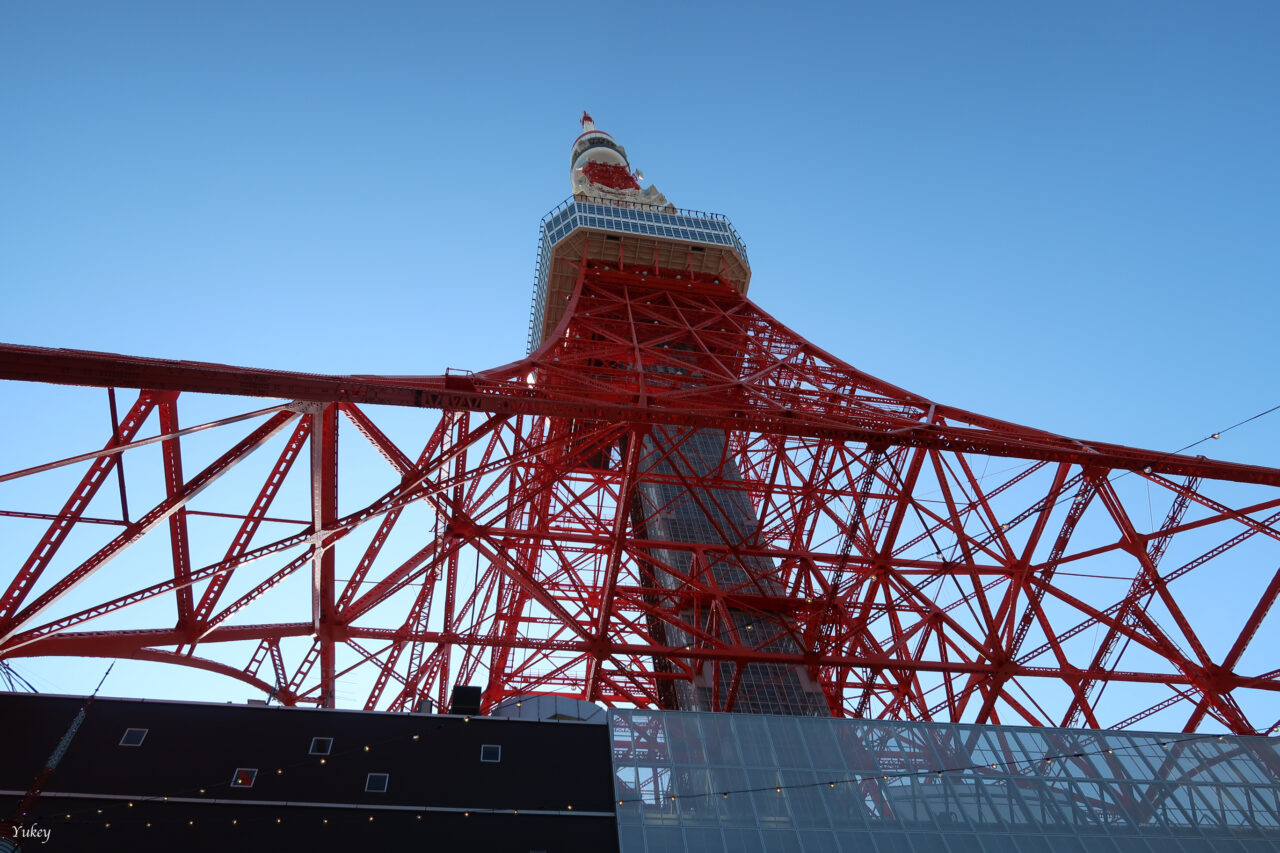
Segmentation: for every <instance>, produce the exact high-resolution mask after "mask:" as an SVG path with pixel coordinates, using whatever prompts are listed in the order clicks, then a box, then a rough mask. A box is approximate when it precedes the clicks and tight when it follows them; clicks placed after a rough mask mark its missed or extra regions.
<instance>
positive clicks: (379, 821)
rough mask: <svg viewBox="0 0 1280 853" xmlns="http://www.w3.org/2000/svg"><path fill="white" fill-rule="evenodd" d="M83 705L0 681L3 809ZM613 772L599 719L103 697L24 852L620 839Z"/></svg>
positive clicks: (498, 845) (46, 797)
mask: <svg viewBox="0 0 1280 853" xmlns="http://www.w3.org/2000/svg"><path fill="white" fill-rule="evenodd" d="M84 703H85V699H84V698H81V697H66V696H38V695H30V694H0V721H3V724H4V729H5V730H6V731H7V732H9V733H10V735H11V737H10V738H9V739H8V744H7V746H6V748H5V754H4V756H3V758H2V759H0V815H2V816H3V817H6V818H7V817H9V816H10V815H12V813H13V811H14V808H15V807H16V805H17V803H18V802H19V800H20V799H21V798H22V796H23V795H24V794H26V792H27V791H28V790H29V788H30V786H31V785H32V782H33V780H35V778H36V777H37V775H38V774H39V773H40V771H41V769H42V768H43V767H44V766H45V763H46V760H47V759H48V758H49V756H50V754H51V752H52V751H53V750H54V749H55V747H56V746H57V744H58V743H59V740H60V739H61V738H62V737H63V735H64V733H65V732H66V731H67V728H68V726H69V724H70V723H71V722H72V720H74V719H75V717H76V714H77V713H78V711H79V710H80V708H81V707H82V706H83V705H84ZM610 779H611V770H610V759H609V745H608V739H607V728H606V727H605V726H604V725H600V724H590V723H581V722H575V721H525V720H515V719H504V718H497V717H479V716H450V715H427V714H389V713H377V712H359V711H335V710H323V709H300V708H282V707H276V706H264V705H231V704H225V705H217V704H193V703H181V702H160V701H144V700H124V699H97V700H95V701H94V702H93V703H92V704H91V705H90V707H89V709H88V713H87V714H86V715H85V718H84V722H83V724H82V725H81V727H80V728H79V730H78V732H77V733H76V735H75V737H74V739H73V740H72V741H71V743H70V745H69V746H68V748H67V750H66V752H65V755H64V756H63V758H62V760H61V762H60V763H59V764H58V766H57V768H56V770H55V772H54V773H53V774H52V776H50V777H49V779H48V781H47V783H46V785H45V788H44V790H43V792H42V793H41V795H40V797H39V798H38V799H37V800H36V804H35V807H34V808H33V809H32V811H31V813H30V814H29V815H28V817H27V819H26V822H25V823H26V826H27V828H28V829H29V830H31V829H34V830H39V831H40V832H39V833H38V834H34V835H28V836H27V838H26V841H25V843H24V844H23V845H22V849H23V850H41V851H49V853H54V852H55V851H85V850H166V851H172V850H182V851H203V850H218V851H226V850H269V849H270V850H289V849H353V850H356V849H358V850H433V849H442V850H446V849H447V850H477V851H480V850H511V851H520V853H526V851H530V850H545V851H548V853H550V851H601V850H616V849H617V827H616V822H615V815H614V809H615V805H614V800H613V797H612V785H611V784H610ZM46 830H47V832H48V834H47V835H45V833H44V831H46Z"/></svg>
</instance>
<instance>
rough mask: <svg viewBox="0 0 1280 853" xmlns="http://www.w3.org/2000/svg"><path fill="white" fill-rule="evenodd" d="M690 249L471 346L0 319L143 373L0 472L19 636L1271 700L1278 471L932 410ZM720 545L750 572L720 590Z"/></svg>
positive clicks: (359, 691)
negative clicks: (333, 342)
mask: <svg viewBox="0 0 1280 853" xmlns="http://www.w3.org/2000/svg"><path fill="white" fill-rule="evenodd" d="M641 273H643V274H641ZM676 275H677V274H676V273H673V272H669V271H663V270H656V269H648V270H642V271H641V270H618V269H605V268H603V267H593V266H590V265H584V266H583V267H582V269H581V270H580V283H579V287H578V290H577V291H576V293H575V295H574V296H573V298H572V302H571V304H570V306H569V308H568V310H567V311H566V314H565V320H564V321H563V322H562V324H561V326H560V328H559V329H558V330H557V331H556V333H555V334H554V335H553V336H552V337H551V338H550V342H549V343H548V344H547V345H545V346H544V347H542V348H541V349H540V350H538V351H537V352H535V353H534V354H533V355H532V356H530V357H529V358H527V359H524V360H521V361H518V362H514V363H512V364H510V365H506V366H504V367H501V368H496V369H493V370H488V371H484V372H481V373H476V374H465V375H446V376H425V377H376V376H354V377H334V376H316V375H308V374H296V373H284V372H277V371H264V370H255V369H247V368H235V367H228V366H225V365H209V364H196V363H190V362H173V361H162V360H154V359H140V358H133V357H126V356H116V355H107V354H101V353H86V352H78V351H67V350H48V349H40V348H34V347H21V346H13V345H3V346H0V378H6V379H11V380H21V381H23V382H28V383H51V384H60V385H87V386H94V385H97V386H105V387H108V388H137V389H139V394H138V397H137V400H136V402H135V403H133V404H132V407H131V408H129V409H128V410H127V411H126V413H125V415H124V417H123V419H120V420H118V421H115V422H114V423H113V421H112V420H111V419H109V418H108V417H107V416H106V414H105V412H104V413H101V414H100V415H96V416H91V417H84V415H85V413H84V412H83V411H77V412H75V413H74V416H75V422H76V423H85V424H94V423H96V424H99V425H101V429H100V430H98V431H97V432H96V433H94V432H92V431H86V433H85V435H84V437H83V438H82V439H80V440H81V441H83V442H84V443H83V444H81V445H79V446H74V447H68V448H66V449H65V451H64V452H62V453H60V454H59V453H57V452H56V451H55V452H54V454H52V455H53V458H48V457H45V458H29V459H24V460H23V462H22V463H21V464H20V465H16V466H13V469H14V470H11V471H10V472H9V473H4V474H0V524H3V525H4V531H5V541H7V542H9V543H12V544H11V547H10V549H9V551H8V552H7V553H6V555H5V558H4V559H6V560H7V561H8V562H7V563H6V565H5V567H4V569H3V574H0V578H2V579H3V580H0V583H3V585H4V586H3V589H2V590H0V656H3V657H5V658H21V657H34V656H42V655H77V656H90V657H92V656H100V657H113V658H130V659H138V660H146V661H163V662H169V663H179V664H184V665H189V666H192V667H197V668H201V669H204V670H207V671H210V672H217V673H221V674H224V675H231V676H233V677H235V678H238V679H240V680H241V681H242V682H243V683H245V684H250V685H254V686H255V687H256V688H258V689H263V690H266V691H267V692H268V693H269V694H270V695H272V696H274V697H275V698H276V699H278V700H279V701H281V702H284V703H287V704H306V703H310V704H326V705H331V704H337V703H339V702H342V703H343V704H356V705H361V706H364V707H370V708H374V707H377V708H393V709H407V708H412V707H416V706H418V705H419V703H421V702H422V701H423V700H429V701H431V702H434V703H436V704H437V705H441V704H444V703H446V702H447V699H448V696H449V692H450V690H451V688H452V686H453V685H454V684H455V683H468V682H469V683H480V684H483V685H484V687H485V701H486V703H489V704H492V703H495V702H497V701H500V700H502V699H503V698H506V697H509V696H516V695H521V694H525V693H533V692H557V693H562V694H566V695H573V696H578V697H581V698H587V699H592V700H597V701H601V702H604V703H607V704H618V705H637V706H642V707H647V706H656V705H659V704H661V703H662V701H663V700H662V698H661V696H662V695H664V694H663V692H662V690H661V689H660V685H661V684H662V683H664V682H673V681H679V680H691V681H693V682H695V683H716V672H717V671H718V668H721V667H726V666H728V667H735V666H740V665H742V664H744V663H750V662H757V663H765V662H767V663H772V664H778V665H781V666H783V667H784V668H792V669H796V670H798V671H800V672H802V673H803V675H804V677H805V678H806V679H808V680H809V681H811V682H813V683H816V684H817V685H819V686H820V687H821V688H822V690H823V693H824V695H825V696H826V697H827V700H828V702H829V704H830V705H831V708H832V711H833V713H836V714H861V715H865V716H877V717H885V718H904V719H940V720H970V721H974V720H976V721H988V720H990V721H1001V722H1010V723H1014V722H1027V723H1033V724H1059V723H1062V722H1064V721H1072V722H1075V721H1079V722H1082V723H1084V724H1085V725H1089V726H1114V725H1117V724H1133V723H1136V722H1138V721H1144V722H1145V721H1152V722H1156V723H1158V724H1159V725H1161V726H1163V727H1173V726H1178V727H1186V728H1189V729H1192V728H1197V727H1201V726H1205V725H1214V726H1218V727H1221V728H1225V729H1228V730H1231V731H1235V732H1241V733H1247V732H1256V731H1260V730H1263V729H1265V728H1266V726H1267V725H1268V724H1269V723H1270V721H1271V720H1273V719H1274V718H1275V717H1276V716H1277V709H1278V708H1280V695H1277V694H1278V693H1280V671H1277V670H1276V668H1275V663H1274V659H1273V658H1269V657H1268V655H1267V652H1266V649H1267V648H1269V647H1271V648H1274V645H1275V643H1276V641H1277V639H1280V628H1278V627H1277V625H1276V620H1275V617H1274V616H1273V615H1272V612H1271V611H1272V605H1273V603H1274V600H1275V598H1276V596H1277V595H1278V594H1280V572H1278V571H1277V567H1280V532H1278V530H1277V520H1280V488H1277V487H1278V486H1280V471H1276V470H1275V469H1269V468H1263V467H1258V466H1249V465H1241V464H1235V463H1226V462H1217V461H1212V460H1207V459H1203V458H1198V457H1196V458H1192V457H1183V456H1173V455H1169V454H1164V453H1159V452H1156V451H1145V450H1137V449H1133V448H1127V447H1121V446H1118V445H1113V444H1106V443H1102V442H1092V441H1087V442H1086V441H1077V440H1074V439H1069V438H1064V437H1062V436H1058V435H1054V434H1051V433H1047V432H1043V431H1040V430H1034V429H1029V428H1026V427H1021V426H1017V425H1014V424H1010V423H1006V422H1003V421H998V420H995V419H991V418H986V417H983V416H980V415H976V414H973V413H971V412H966V411H963V410H960V409H956V408H952V407H948V406H943V405H940V404H935V403H933V402H931V401H928V400H925V399H922V398H920V397H918V396H915V395H912V394H909V393H907V392H905V391H902V390H901V389H898V388H895V387H894V386H891V385H888V384H886V383H884V382H881V381H880V380H877V379H875V378H873V377H870V376H867V375H866V374H864V373H861V372H860V371H858V370H856V369H854V368H852V367H850V366H849V365H847V364H844V363H843V362H840V361H839V360H837V359H835V358H834V357H832V356H830V355H829V354H827V353H825V352H823V351H822V350H820V349H818V348H817V347H815V346H813V345H812V344H810V343H809V342H807V341H805V340H804V339H803V338H801V337H799V336H798V335H796V334H795V333H793V332H792V331H791V330H789V329H787V328H786V327H784V326H782V325H781V324H780V323H778V322H777V321H776V320H774V319H773V318H772V317H770V316H768V315H767V314H765V313H764V312H762V311H761V310H760V309H759V308H757V307H756V306H755V305H754V304H753V303H751V302H750V301H749V300H747V299H745V298H744V297H742V296H740V295H739V294H737V293H736V292H734V291H733V290H732V289H730V288H728V287H722V286H719V285H716V284H714V283H711V282H703V281H696V280H690V277H689V276H688V275H682V276H681V277H680V278H677V277H676ZM24 387H25V386H23V385H20V384H15V385H10V386H7V392H8V393H9V394H10V395H11V396H12V395H20V394H21V393H22V392H23V390H24ZM48 391H49V389H47V388H46V389H44V392H43V393H46V394H47V393H48ZM67 393H68V394H70V395H72V396H82V394H83V392H74V391H72V389H67ZM245 397H275V398H279V399H282V400H285V401H286V402H285V403H283V404H282V405H275V406H271V407H269V408H266V409H262V408H258V407H255V405H254V404H253V403H252V401H251V400H245V399H244V398H245ZM259 405H260V404H259ZM180 409H181V411H182V417H181V423H183V424H193V426H185V427H180V426H179V410H180ZM413 410H417V411H413ZM673 428H675V429H677V430H678V428H696V429H701V430H719V431H722V432H723V433H724V435H725V436H726V439H727V440H726V441H725V444H724V446H725V451H724V452H725V458H724V460H723V464H720V465H716V466H713V469H714V470H712V471H710V472H708V473H699V474H691V473H689V472H690V471H693V470H697V469H695V468H693V467H691V466H689V465H675V466H674V467H670V468H660V467H656V466H655V465H653V464H651V460H645V459H643V458H642V457H643V455H644V453H645V451H644V450H643V447H645V446H646V445H645V444H644V442H643V438H644V436H646V435H648V434H651V433H652V431H653V430H655V429H667V430H670V429H673ZM147 429H150V430H152V432H151V433H150V434H148V433H147V432H146V430H147ZM670 434H673V435H678V434H679V432H678V431H677V432H676V433H670ZM144 435H146V437H142V436H144ZM339 435H342V436H343V440H342V442H341V444H339V441H338V437H339ZM12 446H21V445H19V444H15V445H12ZM91 448H100V449H91ZM670 452H671V454H672V455H673V457H674V458H676V459H677V460H678V459H679V458H680V457H681V455H682V454H683V453H684V452H685V451H684V450H683V448H682V444H681V442H680V441H677V442H675V444H674V449H672V450H671V451H670ZM304 456H305V458H306V459H307V460H309V464H306V465H304V464H296V465H295V464H294V463H295V461H297V462H299V463H301V462H302V461H303V457H304ZM992 459H999V460H1001V461H1000V464H998V465H989V463H990V462H991V460H992ZM122 463H123V464H122ZM991 468H997V469H998V471H996V472H995V473H991V472H990V469H991ZM663 470H666V471H668V473H665V474H663V473H658V472H659V471H663ZM121 471H122V472H123V473H117V472H121ZM193 472H194V473H193ZM672 472H684V473H672ZM113 474H115V475H116V476H118V477H119V478H120V480H121V482H122V483H123V484H124V485H123V487H122V489H121V492H120V495H119V500H120V504H119V505H118V506H117V505H116V504H115V501H116V499H117V498H116V496H115V495H114V494H113V493H112V492H111V490H102V489H101V488H100V486H101V484H103V483H104V482H106V480H107V478H108V477H109V476H111V475H113ZM664 478H665V479H664ZM642 482H648V483H650V484H655V483H661V482H668V483H669V484H670V485H673V486H678V487H681V488H683V489H684V490H685V491H686V493H688V494H694V493H696V494H699V495H704V496H706V495H711V496H715V495H721V496H724V495H728V494H740V495H743V496H745V497H746V498H747V499H749V501H750V504H751V507H752V508H753V511H754V514H755V519H756V526H755V528H754V529H752V530H749V531H740V532H739V534H737V535H733V536H728V537H727V538H724V543H726V544H719V543H717V544H706V543H679V542H670V541H655V540H651V539H646V537H645V534H644V531H645V530H648V529H650V525H649V524H648V522H649V521H651V520H652V519H650V518H646V517H645V515H646V513H651V514H653V515H654V516H655V517H656V516H657V515H658V514H661V513H663V512H665V511H668V508H664V507H652V506H649V505H647V504H643V503H642V502H639V501H636V500H634V499H633V496H634V495H635V494H636V490H637V488H638V487H639V486H640V484H641V483H642ZM710 499H711V500H716V498H714V497H712V498H710ZM126 500H127V506H128V507H130V508H132V515H131V516H127V515H126V512H125V508H126V504H125V501H126ZM1156 519H1164V520H1163V521H1162V522H1159V523H1157V522H1156V521H1155V520H1156ZM677 552H678V553H681V554H686V555H688V557H687V559H685V558H681V559H680V560H675V559H674V558H673V557H671V555H673V554H676V553H677ZM664 554H666V555H668V556H663V555H664ZM726 561H727V562H729V563H732V564H734V565H735V566H737V567H738V568H740V569H742V572H743V576H744V577H745V578H746V580H744V581H741V582H734V583H727V582H725V581H723V580H718V579H717V578H718V577H719V578H723V577H725V575H724V574H723V573H716V572H713V571H712V570H711V567H712V566H714V565H723V564H724V563H725V562H726ZM766 567H767V568H766ZM660 575H661V576H666V577H668V578H673V579H675V580H676V581H677V583H675V584H674V585H672V584H667V585H661V584H657V583H656V582H655V581H654V578H655V577H658V576H660ZM777 590H781V591H782V592H777ZM1226 590H1229V592H1225V591H1226ZM1223 595H1229V596H1230V600H1229V602H1215V601H1214V597H1215V596H1223ZM1227 605H1229V606H1227ZM741 613H750V614H753V616H754V619H753V621H752V623H751V628H750V631H748V630H746V629H745V628H743V627H742V625H741V624H740V623H736V622H735V617H734V614H741ZM664 626H665V627H664ZM666 630H677V631H678V632H680V635H681V636H687V637H689V638H690V642H689V643H688V644H687V645H685V646H684V647H681V646H673V645H669V644H665V643H664V642H662V641H661V637H662V636H666V634H665V633H664V631H666ZM755 633H758V634H760V636H752V634H755ZM784 638H785V639H786V640H787V644H784V645H786V648H788V649H795V650H796V651H779V650H778V649H779V648H781V646H779V644H778V643H779V641H781V640H782V639H784ZM742 689H758V687H747V688H742ZM717 701H719V702H721V703H723V704H722V706H723V707H725V708H726V709H731V707H732V704H733V703H734V702H735V701H737V700H736V698H735V697H734V696H732V695H730V696H721V697H719V699H718V700H717Z"/></svg>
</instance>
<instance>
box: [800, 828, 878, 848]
mask: <svg viewBox="0 0 1280 853" xmlns="http://www.w3.org/2000/svg"><path fill="white" fill-rule="evenodd" d="M800 849H802V850H804V851H805V853H840V844H839V843H838V842H837V841H836V835H835V833H834V832H823V831H820V830H815V829H807V830H805V829H802V830H800ZM864 849H865V848H864Z"/></svg>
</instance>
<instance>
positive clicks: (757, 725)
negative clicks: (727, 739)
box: [733, 714, 778, 767]
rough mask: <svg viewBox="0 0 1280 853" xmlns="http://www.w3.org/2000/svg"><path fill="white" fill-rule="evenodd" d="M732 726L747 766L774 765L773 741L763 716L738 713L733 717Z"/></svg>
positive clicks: (775, 764) (775, 762)
mask: <svg viewBox="0 0 1280 853" xmlns="http://www.w3.org/2000/svg"><path fill="white" fill-rule="evenodd" d="M733 728H734V731H735V732H736V733H737V735H738V748H739V749H740V750H741V753H742V759H743V761H744V763H745V764H746V765H747V766H749V767H750V766H756V767H775V766H777V763H778V762H777V759H776V758H775V757H774V754H773V743H772V741H770V739H769V729H768V728H767V723H766V721H765V718H764V717H758V716H755V715H748V714H738V715H735V716H734V718H733Z"/></svg>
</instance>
